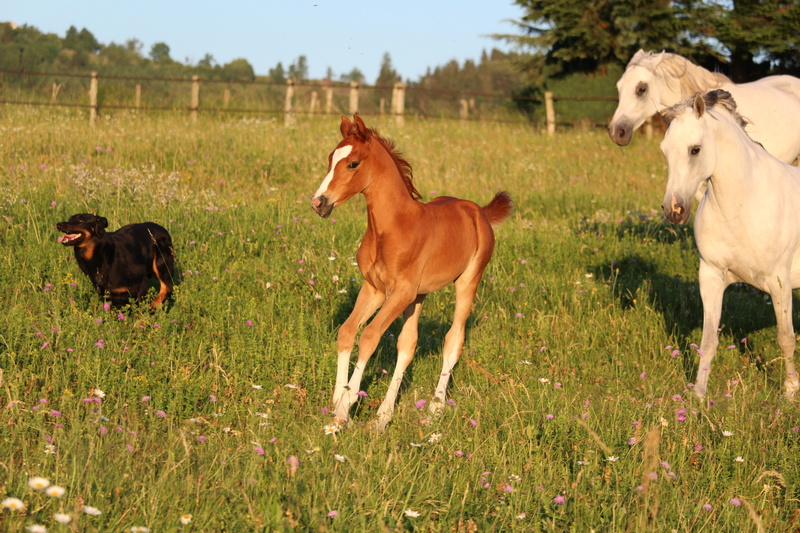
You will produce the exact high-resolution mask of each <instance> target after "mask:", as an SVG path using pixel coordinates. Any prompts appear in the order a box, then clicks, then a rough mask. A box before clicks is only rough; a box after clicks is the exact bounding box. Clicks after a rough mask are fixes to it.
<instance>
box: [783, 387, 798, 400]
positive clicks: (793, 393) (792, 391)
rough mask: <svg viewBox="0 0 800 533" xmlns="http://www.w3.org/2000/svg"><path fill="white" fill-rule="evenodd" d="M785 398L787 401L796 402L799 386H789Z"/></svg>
mask: <svg viewBox="0 0 800 533" xmlns="http://www.w3.org/2000/svg"><path fill="white" fill-rule="evenodd" d="M783 396H784V398H786V399H787V400H794V399H796V397H797V385H796V384H787V385H786V390H785V391H784V393H783Z"/></svg>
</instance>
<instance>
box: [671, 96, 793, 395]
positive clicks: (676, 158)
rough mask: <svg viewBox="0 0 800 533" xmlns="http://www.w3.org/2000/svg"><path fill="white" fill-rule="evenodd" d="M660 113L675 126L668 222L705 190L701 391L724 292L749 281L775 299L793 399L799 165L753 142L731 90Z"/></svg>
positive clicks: (699, 223)
mask: <svg viewBox="0 0 800 533" xmlns="http://www.w3.org/2000/svg"><path fill="white" fill-rule="evenodd" d="M662 116H663V117H664V120H665V121H666V122H667V124H668V125H669V127H668V128H667V134H666V136H665V137H664V140H663V141H662V142H661V151H662V152H663V153H664V157H666V159H667V166H668V168H669V180H668V182H667V190H666V193H665V195H664V203H663V205H662V207H663V209H664V214H665V215H666V216H667V218H668V219H669V220H670V221H671V222H675V223H678V224H683V223H685V222H686V221H687V220H688V219H689V212H690V210H691V207H692V198H693V195H694V194H695V191H697V189H698V185H699V184H700V183H701V182H704V181H705V182H706V184H707V188H706V190H705V193H704V195H703V198H702V200H701V201H700V206H699V207H698V208H697V214H696V215H695V220H694V234H695V240H696V242H697V248H698V250H699V251H700V274H699V279H700V296H701V298H702V300H703V340H702V342H701V344H700V363H699V368H698V370H697V380H696V382H695V385H694V392H695V393H696V394H697V395H698V396H700V397H704V396H705V394H706V390H707V385H708V375H709V373H710V371H711V362H712V360H713V359H714V354H715V353H716V351H717V346H718V345H719V338H718V335H717V328H718V327H719V322H720V315H721V313H722V294H723V292H725V289H726V287H728V285H730V284H731V283H736V282H745V283H749V284H750V285H752V286H754V287H756V288H758V289H761V290H763V291H766V292H768V293H769V295H770V296H771V297H772V305H773V308H774V309H775V316H776V317H777V320H778V345H779V346H780V349H781V352H782V354H783V359H784V362H785V364H786V381H785V389H786V390H785V393H786V396H787V397H788V398H792V397H793V396H794V394H795V392H797V390H798V388H800V380H798V377H797V374H796V372H795V365H794V348H795V336H794V328H793V326H792V289H793V288H797V287H800V168H798V167H793V166H791V165H787V164H785V163H783V162H781V161H778V160H777V159H776V158H774V157H773V156H771V155H770V154H769V153H767V151H766V150H764V148H763V147H762V146H761V145H760V144H758V143H756V142H754V141H753V140H752V139H751V138H750V137H748V135H747V133H746V131H745V128H744V126H745V124H746V123H745V121H744V119H743V118H742V117H741V115H739V114H738V112H737V110H736V102H735V101H734V100H733V98H732V97H731V95H730V94H729V93H727V92H725V91H722V90H716V91H712V92H710V93H707V94H705V95H704V96H700V95H699V94H698V95H696V96H695V97H693V98H690V99H689V100H687V101H686V102H683V103H681V104H678V105H676V106H673V107H671V108H669V109H667V110H665V111H663V112H662Z"/></svg>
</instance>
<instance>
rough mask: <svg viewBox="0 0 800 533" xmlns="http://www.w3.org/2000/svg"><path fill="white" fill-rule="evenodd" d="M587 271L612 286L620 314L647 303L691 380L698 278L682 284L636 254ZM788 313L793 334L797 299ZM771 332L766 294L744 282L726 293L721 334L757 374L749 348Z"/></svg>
mask: <svg viewBox="0 0 800 533" xmlns="http://www.w3.org/2000/svg"><path fill="white" fill-rule="evenodd" d="M698 261H699V259H698ZM589 270H590V271H591V272H592V273H593V274H594V275H595V277H596V278H597V279H598V280H603V281H605V282H606V283H607V284H609V285H610V286H611V289H612V291H613V294H614V296H615V298H616V299H617V301H618V302H619V305H620V307H621V308H622V309H623V310H627V309H630V308H632V307H633V306H634V305H635V301H636V300H639V301H646V302H648V303H649V304H650V305H651V306H652V308H653V309H655V310H656V311H658V312H659V313H660V314H661V316H662V318H663V321H664V325H665V330H666V331H671V332H672V334H673V336H674V337H675V338H676V339H677V347H678V348H680V349H681V353H682V354H683V368H684V373H685V375H686V378H687V379H688V380H690V381H691V380H693V379H694V377H695V375H696V372H697V360H696V357H694V351H693V350H691V349H690V345H691V344H692V343H695V344H697V345H699V344H700V340H701V333H699V332H697V330H698V329H702V327H703V304H702V300H701V297H700V287H699V283H698V281H697V279H696V278H695V279H691V280H687V279H684V278H683V277H681V276H679V275H670V274H669V273H667V272H663V271H662V269H661V267H659V266H658V265H656V264H654V263H652V262H650V261H648V260H647V259H645V258H642V257H641V256H635V255H634V256H626V257H621V258H618V259H616V260H614V261H612V262H611V263H605V264H600V265H593V266H590V267H589ZM793 310H794V313H793V315H794V317H795V329H797V322H798V320H797V311H798V310H800V304H799V303H798V299H797V298H793ZM774 327H775V314H774V310H773V308H772V305H771V302H770V299H769V296H768V295H767V294H766V293H764V292H762V291H760V290H758V289H756V288H754V287H752V286H750V285H747V284H744V283H737V284H734V285H731V286H730V287H728V288H727V289H726V291H725V295H724V297H723V305H722V319H721V322H720V329H721V331H720V335H721V336H723V337H728V336H730V337H733V338H734V339H737V342H736V346H737V349H738V350H739V353H740V354H741V355H742V356H744V357H747V358H749V359H751V360H752V362H754V363H755V364H756V365H757V366H758V367H759V369H761V368H763V361H761V359H760V358H758V357H756V356H755V354H754V351H756V350H757V349H758V347H757V346H755V345H754V342H753V340H752V335H753V334H754V333H756V332H758V331H761V330H763V329H765V328H774ZM745 338H746V339H748V341H747V342H746V343H744V342H740V339H745ZM665 340H666V339H665Z"/></svg>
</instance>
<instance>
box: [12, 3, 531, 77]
mask: <svg viewBox="0 0 800 533" xmlns="http://www.w3.org/2000/svg"><path fill="white" fill-rule="evenodd" d="M521 16H522V10H521V8H520V7H518V6H516V5H513V3H512V0H395V1H387V0H338V1H336V0H261V1H258V0H224V1H223V0H217V1H209V0H191V1H189V0H161V1H156V0H135V1H134V0H105V1H97V0H3V7H2V10H1V11H0V17H2V19H0V20H2V21H10V22H14V23H16V24H18V25H20V26H22V25H23V24H27V25H30V26H34V27H36V28H37V29H39V30H40V31H43V32H45V33H55V34H57V35H59V36H61V37H63V36H64V35H65V33H66V31H67V29H68V28H69V27H70V26H75V27H76V28H77V29H78V30H80V29H83V28H86V29H87V30H89V31H90V32H92V34H93V35H94V36H95V38H96V39H97V40H98V41H99V42H101V43H102V44H110V43H111V42H115V43H117V44H124V43H125V42H126V41H128V40H129V39H132V38H136V39H138V40H139V41H141V42H142V44H143V45H144V46H143V50H142V53H143V55H145V56H147V55H148V53H149V51H150V47H151V46H152V45H153V44H155V43H158V42H163V43H166V44H167V45H168V46H169V48H170V56H171V57H172V58H173V59H175V60H177V61H181V62H184V63H186V62H188V63H191V64H194V63H197V61H199V60H200V59H202V58H203V57H204V56H205V55H206V54H211V55H212V56H213V57H214V59H215V61H216V62H217V63H218V64H220V65H222V64H225V63H228V62H230V61H231V60H233V59H237V58H244V59H247V60H248V61H249V62H250V64H251V65H252V66H253V69H254V70H255V71H256V74H264V75H265V74H267V73H268V72H269V69H271V68H273V67H275V65H277V64H278V62H279V61H280V62H282V63H283V66H284V68H287V67H288V65H289V64H291V63H293V62H295V61H296V59H297V58H298V57H299V56H301V55H304V56H306V61H307V65H308V67H309V75H310V77H312V78H322V77H324V76H325V73H326V72H327V69H328V67H330V68H331V69H332V70H333V73H334V77H335V78H336V79H338V78H339V76H340V75H342V74H344V73H348V72H350V71H351V70H352V69H353V68H354V67H356V68H358V69H359V70H360V71H361V72H362V73H363V74H364V75H365V77H366V81H367V83H374V82H375V79H376V78H377V76H378V70H379V68H380V64H381V60H382V58H383V54H384V53H387V52H388V53H389V55H390V56H391V59H392V65H393V66H394V69H395V70H396V71H397V72H398V73H399V74H400V75H401V76H402V78H403V79H404V80H409V79H410V80H412V81H416V80H417V79H419V77H420V76H422V75H423V74H425V72H426V70H427V69H428V67H431V68H433V67H436V66H441V65H444V64H445V63H447V62H448V61H450V60H452V59H455V60H457V61H458V62H459V64H463V62H464V60H466V59H473V60H476V61H477V60H479V59H480V55H481V52H482V51H483V50H487V51H488V50H491V49H492V48H499V49H501V50H506V51H509V50H511V48H510V47H509V46H508V45H507V44H505V42H503V41H496V40H494V39H491V38H490V37H488V36H489V35H490V34H495V33H518V30H517V29H516V27H515V26H514V25H513V24H511V23H510V22H508V20H509V19H517V20H518V19H520V18H521Z"/></svg>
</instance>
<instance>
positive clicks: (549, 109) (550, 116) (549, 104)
mask: <svg viewBox="0 0 800 533" xmlns="http://www.w3.org/2000/svg"><path fill="white" fill-rule="evenodd" d="M544 108H545V117H546V118H547V134H548V135H555V133H556V112H555V110H554V109H553V93H552V92H550V91H547V92H545V93H544Z"/></svg>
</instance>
